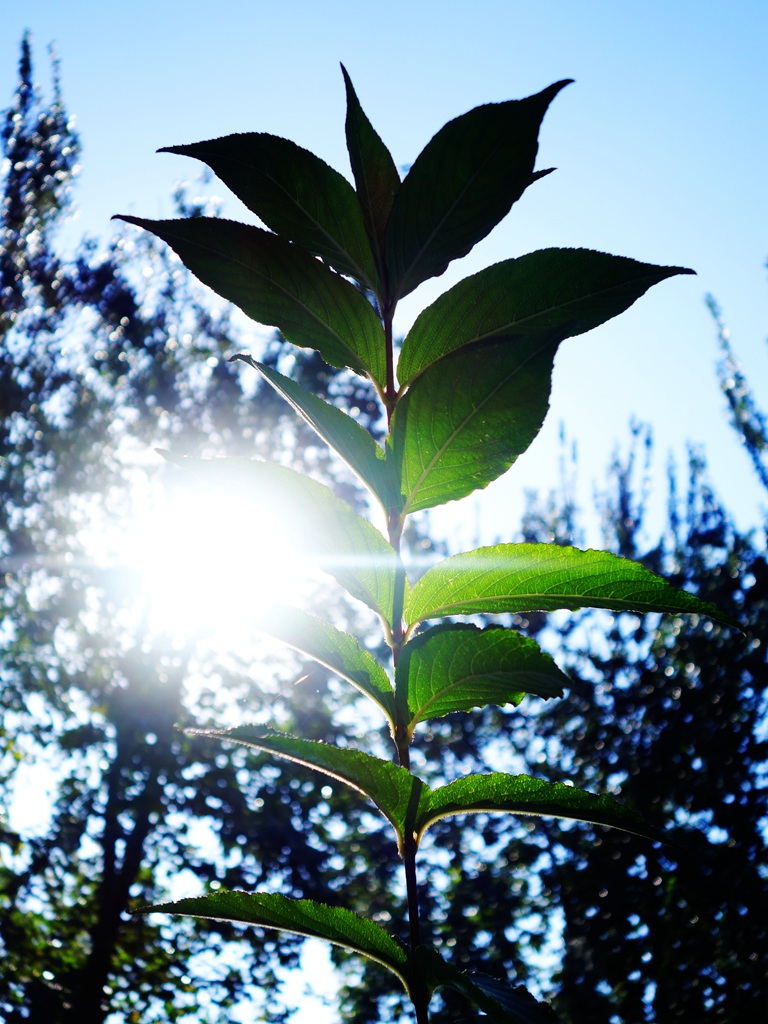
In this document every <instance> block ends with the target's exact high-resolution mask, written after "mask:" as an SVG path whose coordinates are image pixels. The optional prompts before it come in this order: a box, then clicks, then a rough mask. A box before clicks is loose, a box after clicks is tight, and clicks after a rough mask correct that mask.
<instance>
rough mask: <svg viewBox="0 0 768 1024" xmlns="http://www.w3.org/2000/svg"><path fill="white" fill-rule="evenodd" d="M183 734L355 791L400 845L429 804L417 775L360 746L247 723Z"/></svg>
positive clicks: (424, 788)
mask: <svg viewBox="0 0 768 1024" xmlns="http://www.w3.org/2000/svg"><path fill="white" fill-rule="evenodd" d="M187 732H188V733H189V734H190V735H198V736H216V737H218V738H219V739H223V740H229V741H230V742H232V743H239V744H241V745H243V746H246V747H251V748H253V749H254V750H260V751H262V752H264V753H268V754H273V755H275V756H276V757H279V758H283V759H285V760H287V761H294V762H295V763H296V764H301V765H303V766H304V767H306V768H314V769H315V770H316V771H319V772H321V773H322V774H323V775H327V776H329V777H330V778H332V779H335V780H337V781H338V782H342V783H343V784H344V785H345V786H349V787H350V788H351V789H356V790H357V791H358V792H359V793H362V794H363V795H365V796H367V797H368V798H369V799H370V800H371V801H373V803H374V804H375V805H376V806H377V807H378V809H379V810H380V811H381V813H382V814H383V815H384V816H385V817H386V818H387V819H388V820H389V822H390V823H391V824H392V825H393V827H394V829H395V832H396V833H397V841H398V846H399V847H401V848H402V842H403V837H404V835H405V833H406V829H409V828H410V829H413V827H414V826H413V822H414V821H416V820H417V818H418V817H419V814H420V812H421V814H422V815H423V814H425V813H426V809H427V807H428V806H429V801H430V792H429V789H428V787H427V786H426V785H425V784H424V783H423V782H422V781H421V779H419V778H417V777H416V776H415V775H412V774H411V773H410V772H409V771H408V770H407V769H406V768H400V767H398V765H396V764H393V763H392V762H391V761H384V760H382V759H381V758H378V757H373V756H372V755H371V754H366V753H364V752H363V751H362V750H353V749H352V748H351V747H336V746H334V745H333V744H331V743H318V742H315V741H314V740H304V739H299V738H298V737H296V736H288V735H286V734H285V733H265V732H262V731H261V730H260V729H259V727H257V726H252V725H241V726H236V727H235V728H234V729H222V730H219V729H204V730H203V729H200V730H198V729H190V730H187Z"/></svg>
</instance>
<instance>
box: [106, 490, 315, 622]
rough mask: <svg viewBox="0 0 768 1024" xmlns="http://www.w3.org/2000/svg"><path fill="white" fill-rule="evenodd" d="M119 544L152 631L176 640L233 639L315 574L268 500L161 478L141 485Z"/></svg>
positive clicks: (294, 595) (300, 589) (297, 594)
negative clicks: (141, 492)
mask: <svg viewBox="0 0 768 1024" xmlns="http://www.w3.org/2000/svg"><path fill="white" fill-rule="evenodd" d="M136 504H137V503H136V502H135V501H134V505H136ZM119 547H120V561H121V562H122V563H123V564H125V565H126V566H128V567H130V569H131V571H132V572H131V574H132V576H133V577H134V579H136V578H138V581H139V589H140V595H141V599H142V601H143V602H144V609H145V615H146V617H147V622H148V625H149V626H150V628H151V629H152V630H153V631H154V632H158V633H163V634H167V635H169V636H171V637H174V638H176V639H182V640H183V639H185V638H191V637H195V636H201V635H203V634H205V635H229V636H232V635H233V631H234V630H242V629H246V628H248V627H249V626H250V625H252V624H253V622H254V621H255V619H256V617H257V616H258V615H259V613H261V612H264V611H266V610H267V609H268V608H270V607H271V606H273V605H274V604H275V603H277V602H280V603H289V604H293V603H296V601H297V597H300V595H301V593H302V592H303V591H305V590H307V589H308V588H309V587H310V586H311V585H312V581H313V580H314V581H315V582H316V581H317V578H318V573H317V570H316V569H315V568H314V566H313V564H312V563H311V561H310V560H308V559H306V558H302V557H301V556H299V555H298V554H296V553H295V552H294V551H293V549H292V547H291V544H290V538H289V537H288V536H286V529H285V528H284V524H282V523H281V522H280V520H279V519H278V518H277V516H276V515H274V514H272V513H271V512H270V509H269V504H268V501H267V502H265V503H264V504H262V503H257V502H256V501H254V500H253V499H249V498H246V497H244V496H242V495H238V494H236V493H225V492H220V491H215V490H208V491H206V490H204V489H201V488H200V487H195V488H189V487H185V486H184V485H178V484H174V483H172V484H169V483H168V482H167V481H165V482H164V483H163V484H161V485H160V486H151V487H148V488H147V491H146V494H145V495H144V496H143V497H142V499H141V500H140V502H138V507H134V508H133V510H132V511H131V514H130V515H129V516H128V517H127V518H126V519H125V521H124V522H123V523H122V525H121V528H120V535H119Z"/></svg>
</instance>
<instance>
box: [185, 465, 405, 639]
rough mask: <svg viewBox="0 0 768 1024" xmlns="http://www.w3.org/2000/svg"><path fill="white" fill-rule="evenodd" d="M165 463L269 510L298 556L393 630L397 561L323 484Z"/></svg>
mask: <svg viewBox="0 0 768 1024" xmlns="http://www.w3.org/2000/svg"><path fill="white" fill-rule="evenodd" d="M166 457H167V458H169V459H170V460H171V461H173V462H175V463H176V464H177V465H179V466H181V467H182V468H185V469H187V470H188V471H189V472H191V473H193V474H194V476H195V478H196V479H197V480H199V481H201V482H203V483H205V484H206V485H207V486H210V487H216V488H219V489H220V490H222V491H224V492H225V493H226V492H231V493H233V494H237V495H238V496H240V497H243V498H246V499H251V500H254V501H256V502H261V503H262V504H264V505H266V506H268V507H269V509H270V511H271V512H273V513H275V514H276V515H277V516H278V517H279V518H280V520H281V521H282V522H284V523H285V524H286V531H285V532H286V537H287V538H288V541H289V543H290V544H291V545H292V546H293V547H294V548H295V549H296V550H297V551H299V552H300V553H301V554H304V555H306V556H307V557H308V558H311V559H312V560H313V561H314V562H315V563H316V564H317V565H319V566H320V568H321V569H322V570H323V571H324V572H327V573H328V574H329V575H330V576H333V578H334V579H335V580H337V581H338V582H339V583H340V584H341V586H342V587H344V588H345V589H346V590H348V591H349V593H350V594H352V596H353V597H356V598H357V599H358V600H359V601H362V602H363V603H364V604H367V605H368V607H369V608H372V609H373V610H374V611H376V612H378V613H379V614H380V615H381V616H382V618H383V619H384V620H385V621H386V622H387V623H388V624H389V625H391V623H392V614H393V608H394V593H395V571H396V567H397V565H398V557H397V555H396V554H395V552H394V550H393V548H392V546H391V545H390V544H389V543H388V542H387V541H386V540H385V539H384V537H383V536H382V535H381V534H380V533H379V531H378V530H377V529H376V527H375V526H373V524H372V523H369V522H368V520H367V519H363V518H362V517H361V516H359V515H357V513H356V512H353V511H352V509H351V508H350V507H349V505H347V504H346V503H345V502H343V501H342V500H341V499H340V498H337V497H336V495H335V494H334V493H333V492H332V491H331V490H330V488H328V487H326V486H325V484H321V483H318V482H317V481H316V480H312V479H311V478H310V477H307V476H304V475H303V474H301V473H297V472H296V471H295V470H293V469H288V468H287V467H286V466H278V465H276V464H275V463H273V462H261V461H258V460H256V459H243V458H229V459H191V458H179V457H177V456H174V455H173V454H171V453H168V454H167V455H166ZM268 542H269V541H268V539H267V541H266V543H268Z"/></svg>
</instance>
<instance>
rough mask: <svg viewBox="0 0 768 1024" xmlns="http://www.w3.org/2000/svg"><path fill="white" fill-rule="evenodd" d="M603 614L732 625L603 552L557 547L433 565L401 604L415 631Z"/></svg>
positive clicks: (493, 550)
mask: <svg viewBox="0 0 768 1024" xmlns="http://www.w3.org/2000/svg"><path fill="white" fill-rule="evenodd" d="M559 608H566V609H576V608H607V609H609V610H611V611H631V612H639V613H641V614H645V613H646V612H683V613H692V614H700V615H708V616H709V617H710V618H712V619H715V620H716V621H718V622H723V623H725V624H726V625H732V624H733V623H732V620H731V619H730V618H729V617H728V616H726V615H723V614H722V612H720V611H718V609H717V608H715V607H714V605H711V604H708V603H707V602H706V601H700V600H699V599H698V598H697V597H694V596H693V594H689V593H687V592H686V591H684V590H675V588H674V587H672V586H670V584H669V583H667V581H666V580H664V579H662V578H661V577H660V576H656V575H655V573H652V572H651V571H650V570H649V569H646V568H645V567H644V566H642V565H640V564H638V563H637V562H631V561H630V560H629V559H627V558H620V557H619V556H618V555H613V554H611V553H610V552H608V551H591V550H589V551H581V550H579V549H578V548H571V547H561V546H559V545H556V544H497V545H495V546H493V547H487V548H478V549H477V550H476V551H467V552H464V553H463V554H460V555H452V556H451V557H450V558H446V559H444V560H443V561H442V562H438V564H437V565H434V566H432V568H431V569H428V570H427V572H425V573H424V575H423V576H422V577H421V579H420V580H419V581H418V583H416V585H415V586H414V587H413V589H412V590H411V592H410V593H409V594H408V595H407V597H406V607H405V618H406V621H407V623H408V624H409V625H411V626H413V625H415V624H416V623H418V622H421V621H423V620H424V619H433V618H439V617H442V616H445V615H474V614H476V613H486V614H500V613H504V612H532V611H542V612H548V611H555V610H556V609H559Z"/></svg>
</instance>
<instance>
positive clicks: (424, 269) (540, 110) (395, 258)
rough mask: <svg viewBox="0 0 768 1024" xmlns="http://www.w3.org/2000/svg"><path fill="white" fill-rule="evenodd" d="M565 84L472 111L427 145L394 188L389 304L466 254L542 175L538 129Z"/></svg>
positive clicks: (389, 240) (389, 243)
mask: <svg viewBox="0 0 768 1024" xmlns="http://www.w3.org/2000/svg"><path fill="white" fill-rule="evenodd" d="M567 84H568V82H565V81H563V82H557V83H556V84H555V85H551V86H550V87H549V88H548V89H545V90H544V91H543V92H540V93H538V95H536V96H529V97H528V98H527V99H524V100H509V101H508V102H506V103H488V104H486V105H484V106H480V107H475V109H474V110H470V111H469V112H468V113H466V114H463V115H462V116H461V117H457V118H456V119H455V120H453V121H449V122H448V124H446V125H444V126H443V127H442V128H441V129H440V131H439V132H438V133H437V134H436V135H435V136H434V138H433V139H432V140H431V141H430V142H429V143H427V145H426V147H425V148H424V150H423V151H422V152H421V154H420V155H419V156H418V157H417V158H416V160H415V162H414V164H413V166H412V167H411V169H410V171H409V172H408V174H407V175H406V177H405V180H404V181H403V183H402V185H401V186H400V189H399V191H398V193H397V196H396V197H395V201H394V203H393V205H392V212H391V214H390V218H389V224H388V226H387V238H386V247H387V249H386V258H387V269H388V274H389V289H390V297H391V298H392V299H393V300H396V299H398V298H402V296H404V295H407V294H408V293H409V292H411V291H413V289H414V288H416V287H417V286H418V285H419V284H421V282H422V281H425V280H426V279H427V278H429V277H435V276H437V275H439V274H442V273H443V272H444V271H445V269H446V267H447V266H448V264H449V263H450V262H451V260H455V259H457V258H458V257H460V256H466V254H467V253H468V252H469V251H470V249H471V248H472V246H473V245H475V243H476V242H479V241H480V239H481V238H484V237H485V236H486V235H487V234H488V232H489V231H491V230H492V228H494V227H495V226H496V224H498V223H499V221H500V220H501V219H502V218H503V217H505V216H506V215H507V213H509V210H510V208H511V206H512V204H513V203H514V202H516V200H518V199H519V198H520V196H521V195H522V194H523V192H524V191H525V189H526V188H528V186H529V185H530V184H531V183H532V182H533V181H535V180H536V178H537V177H540V176H541V175H540V174H536V173H535V172H534V170H533V166H534V163H535V160H536V152H537V149H538V134H539V126H540V125H541V121H542V119H543V117H544V114H545V113H546V110H547V107H548V106H549V104H550V103H551V101H552V100H553V99H554V97H555V96H556V95H557V93H558V92H560V90H561V89H562V88H563V87H564V86H565V85H567Z"/></svg>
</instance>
